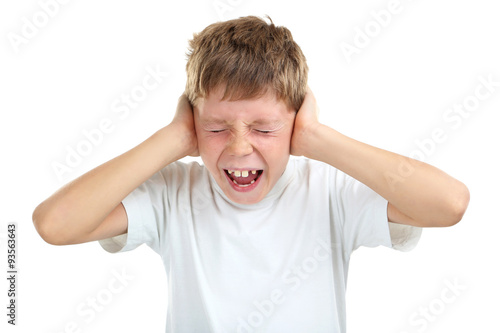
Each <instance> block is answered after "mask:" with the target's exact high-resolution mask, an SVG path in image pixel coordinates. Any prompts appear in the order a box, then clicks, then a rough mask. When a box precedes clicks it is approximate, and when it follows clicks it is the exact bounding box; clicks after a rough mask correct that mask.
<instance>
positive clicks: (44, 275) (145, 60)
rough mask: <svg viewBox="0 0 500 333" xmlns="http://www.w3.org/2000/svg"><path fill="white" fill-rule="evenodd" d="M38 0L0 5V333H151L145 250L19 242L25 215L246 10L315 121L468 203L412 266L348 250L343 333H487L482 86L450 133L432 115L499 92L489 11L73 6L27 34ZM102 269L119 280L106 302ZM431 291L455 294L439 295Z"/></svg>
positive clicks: (493, 180) (432, 233) (160, 287)
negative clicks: (275, 40) (405, 164)
mask: <svg viewBox="0 0 500 333" xmlns="http://www.w3.org/2000/svg"><path fill="white" fill-rule="evenodd" d="M49 2H50V1H48V0H41V1H40V2H38V1H34V0H33V1H31V0H30V1H27V0H23V1H15V2H14V1H9V2H7V1H3V2H2V3H1V5H0V29H1V41H0V57H1V59H0V60H1V61H0V112H1V118H0V119H1V120H0V138H1V140H0V144H1V163H0V168H1V172H0V180H1V182H0V184H1V185H0V186H1V187H0V191H1V192H0V195H1V197H0V203H1V204H0V228H1V229H0V230H1V232H0V235H2V234H3V238H0V241H1V242H2V243H1V254H0V267H2V271H3V272H4V273H2V274H1V276H4V275H6V271H7V268H6V256H7V255H6V247H5V233H6V230H7V223H8V222H12V221H15V222H17V223H18V261H19V277H18V278H19V281H18V292H19V294H18V300H17V302H18V318H17V323H18V326H16V327H15V328H13V327H11V325H7V324H6V321H7V317H6V315H5V314H6V312H7V310H6V309H5V308H6V304H7V295H6V294H7V284H6V279H5V278H2V279H1V281H2V282H1V283H0V288H1V289H0V305H1V308H2V309H3V310H1V311H0V318H2V319H1V323H0V330H1V331H2V332H5V331H6V330H5V328H7V331H8V332H16V331H17V332H54V333H55V332H57V333H60V332H78V331H79V332H139V331H143V332H163V330H164V325H165V316H166V308H167V287H166V283H167V281H166V275H165V272H164V268H163V265H162V263H161V260H160V258H159V257H158V256H157V255H156V254H154V253H153V251H151V250H150V249H149V248H147V247H145V246H142V247H140V248H139V249H137V250H135V251H132V252H129V253H126V254H117V255H112V254H108V253H106V252H105V251H104V250H102V249H101V248H100V246H99V245H98V244H97V243H90V244H83V245H75V246H65V247H56V246H51V245H48V244H46V243H44V242H43V240H42V239H41V238H40V237H39V236H38V234H37V233H36V231H35V229H34V227H33V224H32V222H31V214H32V211H33V209H34V208H35V207H36V205H37V204H38V203H40V202H41V201H43V200H44V199H45V198H47V197H48V196H49V195H50V194H52V193H53V192H54V191H56V190H57V189H58V188H59V187H61V186H62V185H64V184H65V183H67V182H68V181H70V180H71V179H74V178H75V177H78V176H79V175H81V174H83V173H85V172H86V171H88V170H90V169H92V168H94V167H96V166H97V165H99V164H101V163H103V162H105V161H107V160H109V159H111V158H113V157H115V156H116V155H118V154H120V153H122V152H125V151H126V150H128V149H130V148H132V147H133V146H135V145H137V144H138V143H140V142H141V141H142V140H144V139H146V138H147V137H148V136H149V135H151V134H152V133H153V132H154V131H156V130H157V129H159V128H160V127H162V126H164V125H166V124H167V123H168V122H169V120H170V119H171V118H172V115H173V112H174V109H175V105H176V100H177V97H178V96H179V95H180V94H181V93H182V91H183V88H184V84H185V52H186V49H187V41H188V39H189V38H190V37H191V36H192V34H193V33H194V32H198V31H201V30H202V29H203V28H204V27H205V26H207V25H208V24H210V23H213V22H215V21H218V20H221V19H230V18H237V17H240V16H245V15H250V14H252V15H258V16H263V15H265V14H268V15H270V17H271V18H272V20H273V21H274V23H275V24H277V25H284V26H286V27H288V28H289V29H290V30H291V31H292V33H293V35H294V38H295V40H296V41H297V42H298V43H299V45H300V46H301V47H302V50H303V52H304V54H305V55H306V57H307V59H308V64H309V68H310V80H309V84H310V86H311V88H312V89H313V92H314V93H315V95H316V98H317V100H318V103H319V106H320V110H321V113H320V120H321V121H322V122H324V123H326V124H328V125H330V126H331V127H333V128H335V129H337V130H339V131H340V132H342V133H344V134H346V135H349V136H351V137H353V138H355V139H357V140H360V141H363V142H367V143H369V144H372V145H374V146H378V147H381V148H384V149H387V150H390V151H394V152H397V153H400V154H402V155H410V154H414V153H415V152H416V151H417V150H419V149H420V151H421V154H423V153H426V154H425V155H422V156H424V157H425V159H424V160H425V161H426V162H428V163H431V164H433V165H435V166H437V167H439V168H441V169H443V170H444V171H446V172H447V173H449V174H451V175H452V176H454V177H456V178H457V179H459V180H461V181H463V182H464V183H465V184H466V185H467V186H468V188H469V190H470V192H471V201H470V205H469V208H468V210H467V213H466V215H465V216H464V218H463V220H462V221H461V222H460V223H459V224H457V225H456V226H454V227H451V228H445V229H426V230H424V233H423V236H422V239H421V241H420V243H419V245H418V247H417V248H416V249H414V250H413V251H412V252H408V253H401V252H397V251H393V250H390V249H386V248H381V247H379V248H375V249H367V248H362V249H359V250H358V251H356V252H355V253H354V254H353V256H352V261H351V269H350V272H349V282H348V291H347V297H348V299H347V306H348V309H347V313H348V329H349V332H384V333H405V332H406V333H414V332H498V331H499V329H500V323H499V320H498V313H499V311H500V306H499V299H500V287H499V282H498V281H500V270H498V265H499V252H500V251H499V247H500V246H499V245H498V244H499V242H498V233H499V231H500V227H499V222H500V221H499V217H498V215H497V207H498V199H499V198H500V197H499V195H498V194H497V193H498V192H497V190H496V189H497V188H498V187H499V186H500V181H499V177H498V170H500V162H499V159H498V158H497V157H496V155H497V153H498V144H499V143H500V134H499V131H498V129H497V128H498V126H499V124H500V116H499V107H500V86H497V87H495V88H494V91H493V92H492V93H491V94H490V95H489V97H488V98H486V99H484V100H482V101H480V103H479V105H478V106H477V108H475V110H474V111H473V112H471V113H470V115H469V116H468V117H467V118H464V119H462V121H461V122H460V124H458V123H457V124H458V125H457V126H455V128H453V127H452V126H451V125H453V123H451V122H449V121H446V120H445V119H444V118H443V116H444V115H445V112H446V110H447V109H449V108H451V107H453V105H454V104H461V103H463V102H464V100H465V99H467V98H469V100H470V97H471V96H474V93H475V89H476V87H478V86H479V85H480V81H479V77H480V76H483V77H484V78H487V77H488V76H491V77H492V80H493V81H495V82H499V81H500V63H499V60H498V59H500V45H499V44H500V39H499V37H498V31H500V20H499V19H498V13H499V11H498V7H497V6H496V2H495V1H491V0H474V1H472V0H470V1H451V0H447V1H431V0H418V1H417V0H414V1H410V0H401V1H400V2H399V7H398V8H399V12H397V13H396V14H393V15H392V16H391V19H390V22H389V23H388V24H385V25H386V26H385V27H381V28H380V31H376V30H375V29H376V28H377V26H376V25H374V23H373V22H376V21H375V18H374V16H373V15H371V14H370V13H371V12H372V11H375V12H376V13H379V12H380V11H381V10H384V9H386V8H387V7H388V6H389V4H390V1H389V0H384V1H378V0H377V1H368V0H363V1H290V0H287V1H269V0H266V1H262V0H252V1H250V0H238V1H237V0H231V1H227V0H222V1H220V2H221V3H224V4H227V3H229V4H227V5H226V6H227V7H226V10H225V11H224V12H223V13H222V14H221V13H218V12H217V10H216V9H215V7H214V3H215V2H214V1H213V0H204V1H201V0H197V1H180V0H178V1H159V0H143V1H118V0H115V1H96V0H87V1H78V0H73V1H68V3H67V4H60V5H59V8H58V9H57V11H55V9H54V7H53V6H52V10H53V11H54V13H53V15H52V17H49V18H48V20H47V22H44V21H43V14H40V12H41V11H42V8H41V5H40V3H49ZM52 3H54V1H52ZM46 17H48V16H47V15H46ZM23 18H25V19H23ZM34 19H38V20H39V21H37V22H38V23H37V24H38V25H44V26H41V27H40V28H37V30H38V31H36V32H33V31H31V32H32V34H33V36H30V38H26V39H25V40H24V42H23V43H21V44H19V45H17V46H15V45H14V44H15V43H12V39H13V37H12V36H14V35H17V36H19V37H20V38H21V37H22V36H23V27H24V26H25V25H26V24H27V23H26V20H28V21H30V22H33V20H34ZM366 27H371V29H373V30H371V34H372V37H369V39H370V41H369V43H367V45H366V46H364V47H360V48H358V53H357V54H353V55H352V57H350V62H349V61H348V59H347V57H346V56H345V55H344V54H343V53H342V51H341V47H340V45H341V43H343V42H344V43H348V44H351V45H353V46H355V44H354V40H355V39H356V38H358V39H359V38H361V37H359V36H357V34H358V32H357V31H359V30H363V29H365V28H366ZM379 27H380V25H379ZM26 29H27V28H26V27H25V28H24V30H25V31H24V32H25V33H26V31H27V30H26ZM28 30H29V29H28ZM23 38H24V37H23ZM358 42H359V40H358ZM358 45H359V43H358ZM148 66H149V67H150V68H156V67H159V68H161V70H162V71H165V72H168V73H169V74H168V76H167V77H166V78H165V79H164V81H163V82H162V83H161V85H159V86H158V88H157V89H155V90H154V91H151V92H149V93H148V95H147V98H145V100H144V101H142V102H141V103H140V105H139V106H138V107H136V108H135V109H132V110H131V112H130V114H129V115H128V116H127V117H122V118H123V119H121V118H119V114H117V113H114V112H113V111H112V105H113V103H114V101H115V100H116V99H119V98H120V96H121V94H130V92H131V90H132V89H133V88H134V87H136V86H137V85H140V84H141V82H142V79H143V78H144V77H145V76H146V75H147V72H146V68H147V67H148ZM482 91H483V92H486V90H484V89H483V90H482ZM106 118H108V119H110V120H111V121H112V124H113V130H112V131H110V133H107V134H105V135H104V136H103V138H102V140H101V141H100V142H99V144H97V145H95V146H93V147H92V150H91V151H90V152H89V154H88V155H87V156H84V157H83V158H82V160H81V161H80V162H79V164H78V165H77V166H76V167H73V168H71V171H68V172H66V173H64V175H63V177H62V179H59V178H58V176H57V175H56V172H55V171H54V169H53V163H54V162H59V163H65V159H66V157H67V154H68V152H67V147H70V148H73V149H75V147H77V145H78V144H81V142H82V140H85V136H84V135H83V133H82V131H84V130H86V131H90V130H92V129H95V128H97V127H98V126H99V123H100V122H101V121H102V120H103V119H106ZM436 128H441V130H442V131H443V133H444V135H445V137H446V140H444V142H439V143H436V144H434V147H432V146H431V145H430V144H429V143H428V141H427V143H428V144H427V146H426V147H427V148H426V149H427V152H425V151H424V149H421V148H419V146H418V145H417V143H416V141H419V142H422V141H423V140H424V141H425V140H429V139H430V138H431V137H432V131H433V130H434V129H436ZM422 152H423V153H422ZM366 167H369V165H367V166H366ZM113 271H115V272H119V273H121V272H125V273H126V275H128V276H131V277H133V279H132V280H130V281H128V282H127V285H126V286H125V287H123V288H122V290H121V291H120V292H117V293H114V294H111V293H110V292H109V283H110V282H113V281H114V280H113V279H114V275H113ZM446 281H449V282H446ZM447 283H448V284H449V283H452V284H459V285H460V286H461V287H460V288H464V289H460V290H459V291H457V292H456V293H455V294H454V293H453V292H451V291H450V290H447V288H449V287H448V284H447ZM115 286H118V284H116V285H115ZM443 293H444V295H445V296H447V298H446V299H447V300H448V302H447V303H445V302H443V301H442V300H441V297H442V295H443ZM106 295H107V296H109V295H112V299H106V298H105V296H106ZM96 296H100V297H101V299H102V300H106V302H107V304H105V305H103V306H102V311H100V312H98V311H95V317H93V318H91V319H90V316H89V315H87V316H82V315H80V314H79V313H78V312H77V310H78V309H79V308H80V309H87V310H88V309H90V308H89V307H87V305H86V304H87V302H88V300H89V299H90V298H92V297H96ZM452 296H454V297H453V300H452V301H450V297H452ZM103 297H104V298H103ZM4 305H5V306H4ZM429 307H431V310H430V312H429V313H430V315H432V317H428V318H429V319H426V320H424V321H423V322H422V318H425V317H422V316H419V315H418V313H419V311H422V309H424V308H429ZM87 313H88V312H87ZM412 318H413V319H417V318H420V321H419V322H418V324H417V323H415V322H412V321H411V320H412ZM430 318H432V319H430ZM72 322H74V324H71V323H72ZM67 325H68V326H67ZM71 325H76V326H75V327H76V328H78V329H71ZM66 326H67V327H68V328H69V329H66V331H65V327H66ZM311 332H313V331H311Z"/></svg>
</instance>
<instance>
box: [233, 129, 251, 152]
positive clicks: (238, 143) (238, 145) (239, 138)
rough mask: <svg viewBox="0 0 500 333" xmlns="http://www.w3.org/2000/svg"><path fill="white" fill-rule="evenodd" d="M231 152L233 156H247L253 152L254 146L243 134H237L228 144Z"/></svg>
mask: <svg viewBox="0 0 500 333" xmlns="http://www.w3.org/2000/svg"><path fill="white" fill-rule="evenodd" d="M228 150H229V153H230V154H231V155H233V156H246V155H249V154H251V153H252V152H253V146H252V144H251V143H250V142H249V141H248V139H247V138H246V137H245V136H244V135H241V134H235V135H234V136H233V138H232V140H231V142H230V143H229V146H228Z"/></svg>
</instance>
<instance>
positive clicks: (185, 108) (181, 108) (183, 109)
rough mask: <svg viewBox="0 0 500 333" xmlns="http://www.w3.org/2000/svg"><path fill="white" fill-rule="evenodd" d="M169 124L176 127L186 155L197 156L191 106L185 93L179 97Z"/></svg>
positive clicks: (196, 140)
mask: <svg viewBox="0 0 500 333" xmlns="http://www.w3.org/2000/svg"><path fill="white" fill-rule="evenodd" d="M169 126H174V127H176V128H177V130H178V131H179V132H178V133H180V135H181V137H182V138H183V140H182V142H183V144H184V145H185V151H186V156H188V155H189V156H199V153H198V139H197V137H196V131H195V127H194V117H193V108H192V106H191V103H190V102H189V100H188V98H187V96H186V94H182V95H181V96H180V97H179V101H178V103H177V110H176V111H175V116H174V119H172V122H171V123H170V125H169Z"/></svg>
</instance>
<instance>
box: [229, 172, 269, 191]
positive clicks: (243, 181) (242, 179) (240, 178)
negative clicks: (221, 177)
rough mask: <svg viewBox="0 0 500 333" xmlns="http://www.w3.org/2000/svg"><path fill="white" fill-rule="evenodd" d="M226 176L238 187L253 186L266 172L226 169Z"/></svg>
mask: <svg viewBox="0 0 500 333" xmlns="http://www.w3.org/2000/svg"><path fill="white" fill-rule="evenodd" d="M224 172H225V173H226V176H227V177H228V178H229V179H230V181H232V182H233V183H234V184H235V185H237V186H238V187H248V186H250V185H253V184H254V183H255V182H256V181H257V180H258V179H259V178H260V176H261V175H262V173H263V172H264V170H228V169H224Z"/></svg>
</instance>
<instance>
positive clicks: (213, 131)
mask: <svg viewBox="0 0 500 333" xmlns="http://www.w3.org/2000/svg"><path fill="white" fill-rule="evenodd" d="M222 131H224V130H223V129H220V130H210V131H209V132H212V133H220V132H222Z"/></svg>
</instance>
